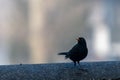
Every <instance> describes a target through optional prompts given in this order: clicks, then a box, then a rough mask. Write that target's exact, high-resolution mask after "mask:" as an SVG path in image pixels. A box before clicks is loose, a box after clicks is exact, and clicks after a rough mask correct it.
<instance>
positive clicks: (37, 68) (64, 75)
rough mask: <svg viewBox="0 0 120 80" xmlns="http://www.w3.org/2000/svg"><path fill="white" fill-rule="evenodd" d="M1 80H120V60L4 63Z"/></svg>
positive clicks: (0, 72) (0, 73)
mask: <svg viewBox="0 0 120 80" xmlns="http://www.w3.org/2000/svg"><path fill="white" fill-rule="evenodd" d="M0 80H120V62H119V61H108V62H81V63H80V65H79V66H76V67H74V66H73V63H53V64H21V65H2V66H0Z"/></svg>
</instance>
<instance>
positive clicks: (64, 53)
mask: <svg viewBox="0 0 120 80" xmlns="http://www.w3.org/2000/svg"><path fill="white" fill-rule="evenodd" d="M58 55H67V52H62V53H58Z"/></svg>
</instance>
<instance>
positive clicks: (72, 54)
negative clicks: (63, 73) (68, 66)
mask: <svg viewBox="0 0 120 80" xmlns="http://www.w3.org/2000/svg"><path fill="white" fill-rule="evenodd" d="M87 54H88V49H87V44H86V41H85V39H84V38H83V37H79V38H78V39H77V44H76V45H75V46H73V48H72V49H71V50H69V51H68V52H62V53H58V55H65V58H66V59H67V58H69V59H71V60H72V61H73V62H74V66H76V62H77V63H78V64H79V61H81V60H83V59H84V58H85V57H86V56H87Z"/></svg>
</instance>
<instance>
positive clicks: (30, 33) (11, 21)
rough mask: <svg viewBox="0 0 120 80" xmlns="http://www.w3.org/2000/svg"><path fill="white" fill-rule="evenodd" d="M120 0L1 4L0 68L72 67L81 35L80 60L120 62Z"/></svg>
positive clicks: (3, 1) (18, 0) (0, 0)
mask: <svg viewBox="0 0 120 80" xmlns="http://www.w3.org/2000/svg"><path fill="white" fill-rule="evenodd" d="M119 34H120V0H0V65H8V64H20V63H22V64H39V63H58V62H70V60H69V59H68V60H65V58H64V56H58V55H57V54H58V53H59V52H65V51H68V50H69V49H71V48H72V47H73V46H74V45H75V44H76V38H77V37H79V36H82V37H84V38H85V39H86V41H87V46H88V50H89V55H88V56H87V58H86V59H85V60H84V61H113V60H114V61H115V60H120V35H119Z"/></svg>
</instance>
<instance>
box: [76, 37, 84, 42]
mask: <svg viewBox="0 0 120 80" xmlns="http://www.w3.org/2000/svg"><path fill="white" fill-rule="evenodd" d="M76 40H77V41H78V43H86V41H85V39H84V38H83V37H78V38H77V39H76Z"/></svg>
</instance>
